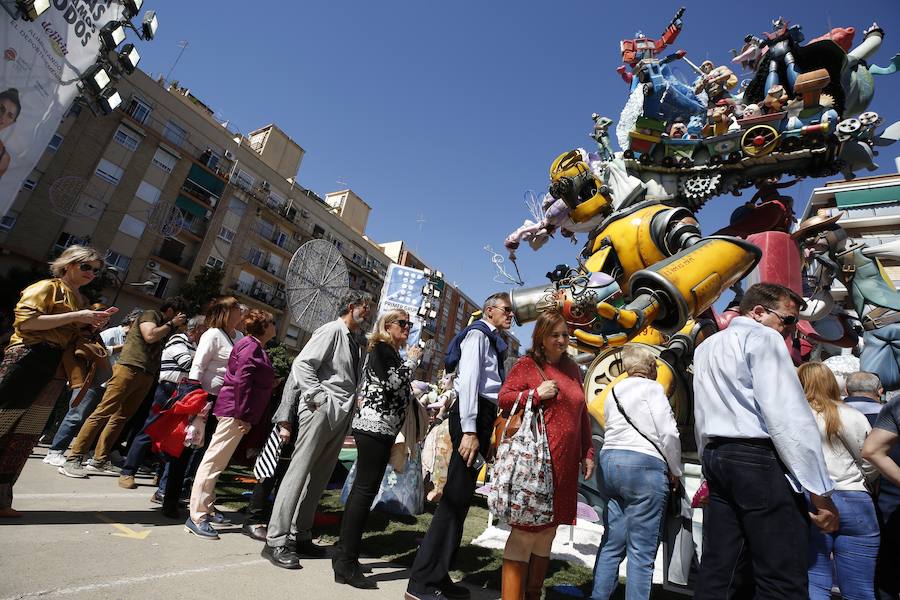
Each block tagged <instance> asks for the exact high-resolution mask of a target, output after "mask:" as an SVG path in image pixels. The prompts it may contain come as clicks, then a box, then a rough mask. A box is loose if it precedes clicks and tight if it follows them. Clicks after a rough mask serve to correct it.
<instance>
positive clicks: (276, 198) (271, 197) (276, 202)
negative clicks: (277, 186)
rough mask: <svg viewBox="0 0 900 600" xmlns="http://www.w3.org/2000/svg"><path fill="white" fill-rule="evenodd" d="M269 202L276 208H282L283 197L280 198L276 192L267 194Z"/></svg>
mask: <svg viewBox="0 0 900 600" xmlns="http://www.w3.org/2000/svg"><path fill="white" fill-rule="evenodd" d="M269 200H270V201H271V202H272V204H274V205H275V206H276V207H279V208H280V207H282V206H284V203H285V199H284V196H282V195H281V194H279V193H278V192H274V191H273V192H269Z"/></svg>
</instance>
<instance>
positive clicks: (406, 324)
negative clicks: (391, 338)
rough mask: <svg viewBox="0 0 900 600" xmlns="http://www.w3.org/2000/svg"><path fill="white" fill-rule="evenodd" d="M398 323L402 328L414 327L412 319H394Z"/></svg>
mask: <svg viewBox="0 0 900 600" xmlns="http://www.w3.org/2000/svg"><path fill="white" fill-rule="evenodd" d="M394 323H396V324H397V325H399V326H400V329H406V328H407V327H412V321H407V320H406V319H397V320H396V321H394Z"/></svg>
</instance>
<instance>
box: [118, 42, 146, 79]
mask: <svg viewBox="0 0 900 600" xmlns="http://www.w3.org/2000/svg"><path fill="white" fill-rule="evenodd" d="M140 61H141V55H140V54H138V51H137V48H135V47H134V44H125V45H124V46H123V47H122V51H121V52H119V64H120V65H122V68H123V69H125V72H126V73H128V74H129V75H131V74H132V73H134V70H135V69H137V66H138V63H139V62H140Z"/></svg>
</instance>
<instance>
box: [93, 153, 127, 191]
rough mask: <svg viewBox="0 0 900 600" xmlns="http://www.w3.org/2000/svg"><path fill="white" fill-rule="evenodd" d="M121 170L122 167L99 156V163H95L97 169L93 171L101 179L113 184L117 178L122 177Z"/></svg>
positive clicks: (115, 183) (117, 181) (116, 181)
mask: <svg viewBox="0 0 900 600" xmlns="http://www.w3.org/2000/svg"><path fill="white" fill-rule="evenodd" d="M123 172H124V171H122V167H119V166H116V165H114V164H112V163H111V162H109V161H108V160H106V159H105V158H101V159H100V164H98V165H97V170H96V171H94V174H95V175H96V176H97V177H99V178H100V179H102V180H103V181H108V182H109V183H111V184H113V185H117V184H118V183H119V180H120V179H122V173H123Z"/></svg>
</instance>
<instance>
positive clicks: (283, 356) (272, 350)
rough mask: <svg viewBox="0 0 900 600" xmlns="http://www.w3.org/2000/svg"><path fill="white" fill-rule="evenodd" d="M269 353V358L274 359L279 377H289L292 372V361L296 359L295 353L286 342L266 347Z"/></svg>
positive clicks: (273, 366) (274, 365) (273, 362)
mask: <svg viewBox="0 0 900 600" xmlns="http://www.w3.org/2000/svg"><path fill="white" fill-rule="evenodd" d="M266 352H268V354H269V360H270V361H272V368H273V369H275V374H276V375H277V376H278V377H287V376H288V373H290V372H291V363H292V362H293V361H294V355H293V354H292V353H291V351H290V350H288V349H287V347H286V346H285V345H284V344H274V345H270V346H269V347H268V348H266Z"/></svg>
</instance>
